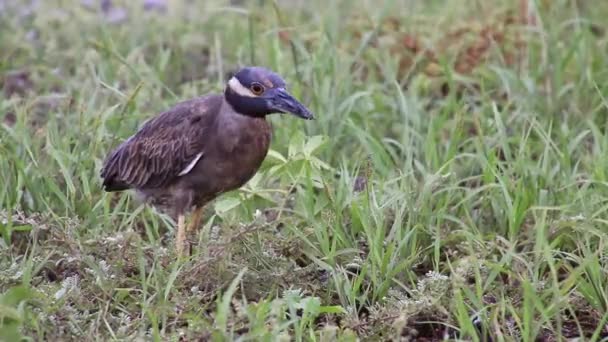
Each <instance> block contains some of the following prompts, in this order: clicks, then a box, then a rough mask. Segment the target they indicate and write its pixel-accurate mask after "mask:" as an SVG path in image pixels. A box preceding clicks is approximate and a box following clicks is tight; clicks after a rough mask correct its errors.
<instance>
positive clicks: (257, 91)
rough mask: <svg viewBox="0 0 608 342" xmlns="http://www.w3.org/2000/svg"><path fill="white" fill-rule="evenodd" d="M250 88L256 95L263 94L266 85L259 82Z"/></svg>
mask: <svg viewBox="0 0 608 342" xmlns="http://www.w3.org/2000/svg"><path fill="white" fill-rule="evenodd" d="M250 88H251V91H252V92H253V93H254V94H255V95H262V93H263V92H264V86H263V85H261V84H259V83H253V84H252V85H251V87H250Z"/></svg>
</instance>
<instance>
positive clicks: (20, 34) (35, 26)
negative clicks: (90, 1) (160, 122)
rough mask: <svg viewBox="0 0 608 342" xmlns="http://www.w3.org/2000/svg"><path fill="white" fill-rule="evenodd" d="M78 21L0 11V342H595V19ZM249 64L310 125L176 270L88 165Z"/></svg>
mask: <svg viewBox="0 0 608 342" xmlns="http://www.w3.org/2000/svg"><path fill="white" fill-rule="evenodd" d="M83 3H85V2H79V1H68V0H64V1H60V0H54V1H44V2H42V1H41V2H38V3H37V4H36V5H32V6H29V5H27V4H24V3H21V4H18V2H16V1H1V2H0V8H1V10H0V17H1V18H0V42H1V43H0V74H1V75H3V76H2V83H3V94H2V96H0V119H1V121H2V125H1V126H0V155H1V158H0V179H2V181H1V182H0V208H1V211H0V236H1V238H2V239H0V275H1V276H0V293H1V296H0V340H6V341H17V340H19V339H26V340H163V341H177V340H181V341H185V340H188V341H191V340H207V339H210V340H215V341H221V340H242V341H245V340H256V341H276V340H296V341H300V340H316V341H333V340H339V341H354V340H357V339H361V340H388V339H391V340H398V339H404V340H416V339H418V340H438V339H456V340H471V341H489V340H492V341H512V340H524V341H532V340H539V341H553V340H565V339H570V338H576V337H579V338H582V339H584V340H593V341H597V340H602V339H603V340H606V339H607V338H608V276H607V273H608V257H607V251H608V238H607V235H606V231H607V228H608V202H607V198H608V197H607V195H608V172H607V170H608V133H607V129H608V126H607V123H606V122H607V121H606V118H607V114H608V101H607V100H606V98H607V96H608V73H607V72H606V68H605V63H606V60H608V49H607V45H608V36H607V35H606V31H605V28H604V27H603V26H602V23H603V22H605V18H606V16H607V15H608V3H606V4H605V3H603V2H594V3H593V4H591V2H589V3H587V2H577V1H566V0H556V1H552V2H549V1H541V0H538V1H528V5H527V6H528V7H527V9H526V8H524V7H522V6H524V5H525V3H526V1H521V2H515V1H512V2H511V3H509V2H505V3H498V2H484V1H473V0H467V1H465V2H463V1H456V0H453V1H406V0H401V1H397V0H396V1H385V2H382V3H380V4H381V5H377V4H375V3H373V2H372V1H357V2H350V1H345V0H344V1H342V0H341V1H336V2H328V1H316V0H315V1H310V2H308V3H304V2H300V1H295V0H294V1H279V2H277V3H273V2H272V1H250V2H243V4H240V5H239V4H231V3H228V2H220V1H204V2H203V1H199V2H193V3H192V4H188V2H186V1H171V2H169V5H168V8H167V9H166V10H165V11H156V10H147V11H146V10H144V9H143V8H142V5H141V3H140V2H132V3H131V2H119V1H115V3H114V9H113V10H112V11H110V12H108V13H104V12H103V11H101V10H99V9H97V8H96V7H95V6H94V7H93V8H89V7H87V6H85V5H83ZM120 9H122V10H123V12H121V10H120ZM522 10H523V11H522ZM522 12H524V13H526V12H527V13H528V14H529V15H528V16H522ZM121 16H122V17H121ZM248 64H258V65H265V66H267V67H270V68H272V69H274V70H276V71H277V72H279V73H280V74H282V75H283V76H284V77H285V78H286V79H287V80H289V83H290V86H291V89H292V90H293V92H294V93H295V94H296V95H297V96H298V97H299V98H301V99H302V100H303V102H304V103H306V104H307V105H309V106H310V108H311V109H312V110H313V111H314V112H315V113H316V116H317V120H315V121H313V122H304V121H302V120H296V119H290V118H282V117H279V116H273V117H272V118H271V120H272V122H273V126H274V136H273V143H272V151H271V152H270V153H269V156H268V158H267V160H266V161H265V163H264V165H263V167H262V169H261V170H260V172H259V173H258V175H257V176H256V177H255V178H254V179H253V180H252V181H251V182H249V183H248V184H247V185H246V186H245V187H244V188H243V189H241V190H239V191H235V192H233V193H230V194H226V195H225V196H223V197H221V198H220V199H218V200H217V201H215V202H214V203H213V204H212V205H210V206H209V207H208V209H207V213H206V217H205V222H204V225H203V226H202V227H200V230H199V232H198V233H197V236H196V238H197V243H196V244H195V248H194V252H193V256H192V257H191V258H190V259H188V260H185V261H178V259H177V258H176V257H175V255H174V251H173V249H172V247H173V233H174V228H173V227H174V225H173V222H171V220H170V219H169V218H166V217H164V216H163V215H159V214H158V213H156V212H155V211H154V210H152V209H150V208H147V207H143V206H139V205H138V204H137V203H136V202H135V201H134V200H133V198H132V197H131V195H130V194H128V193H125V194H117V195H112V194H107V193H104V192H103V191H102V190H101V187H100V180H99V177H98V174H99V169H100V167H101V163H102V161H103V159H104V157H105V156H106V154H107V153H108V152H109V151H110V150H111V149H112V148H113V147H115V146H116V145H117V144H118V143H119V142H120V141H122V139H125V138H126V137H128V136H129V135H131V134H132V133H133V132H134V130H135V129H136V128H137V127H138V126H139V125H140V124H141V123H142V122H143V121H144V120H146V119H147V118H149V117H150V116H152V115H154V114H156V113H158V112H160V111H162V110H164V109H166V108H168V107H169V106H171V105H173V104H175V103H176V102H177V101H180V100H182V99H187V98H191V97H194V96H197V95H199V94H203V93H207V92H210V91H221V90H222V88H223V86H224V82H225V81H226V77H227V75H229V73H230V72H231V71H232V70H234V69H235V68H237V67H238V66H239V65H248Z"/></svg>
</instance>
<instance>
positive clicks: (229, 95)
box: [224, 87, 270, 118]
mask: <svg viewBox="0 0 608 342" xmlns="http://www.w3.org/2000/svg"><path fill="white" fill-rule="evenodd" d="M224 98H225V100H226V103H227V104H228V105H229V106H230V107H232V109H233V110H234V112H235V113H237V114H240V115H245V116H249V117H254V118H264V117H266V115H268V114H270V113H268V111H267V109H266V106H265V103H264V102H263V101H264V100H262V99H259V98H255V97H246V96H242V95H239V94H237V93H236V92H235V91H233V90H232V89H230V87H226V90H224Z"/></svg>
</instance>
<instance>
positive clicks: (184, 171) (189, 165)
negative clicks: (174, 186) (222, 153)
mask: <svg viewBox="0 0 608 342" xmlns="http://www.w3.org/2000/svg"><path fill="white" fill-rule="evenodd" d="M202 156H203V152H201V153H199V154H197V155H196V157H194V159H192V161H191V162H190V164H188V166H186V168H185V169H183V170H182V172H180V173H179V174H178V176H183V175H185V174H187V173H188V172H190V171H192V169H193V168H194V165H196V163H197V162H198V160H199V159H201V157H202Z"/></svg>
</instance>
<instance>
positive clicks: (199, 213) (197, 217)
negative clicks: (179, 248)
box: [186, 205, 204, 234]
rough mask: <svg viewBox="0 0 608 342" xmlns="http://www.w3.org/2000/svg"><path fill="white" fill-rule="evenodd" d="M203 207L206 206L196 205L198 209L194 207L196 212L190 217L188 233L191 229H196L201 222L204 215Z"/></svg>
mask: <svg viewBox="0 0 608 342" xmlns="http://www.w3.org/2000/svg"><path fill="white" fill-rule="evenodd" d="M203 208H204V206H202V205H201V206H198V207H196V209H194V213H192V218H191V219H190V223H189V224H188V227H187V228H186V231H187V232H188V234H190V232H191V231H193V230H194V229H196V228H197V227H198V226H199V224H200V223H201V218H202V217H203Z"/></svg>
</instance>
